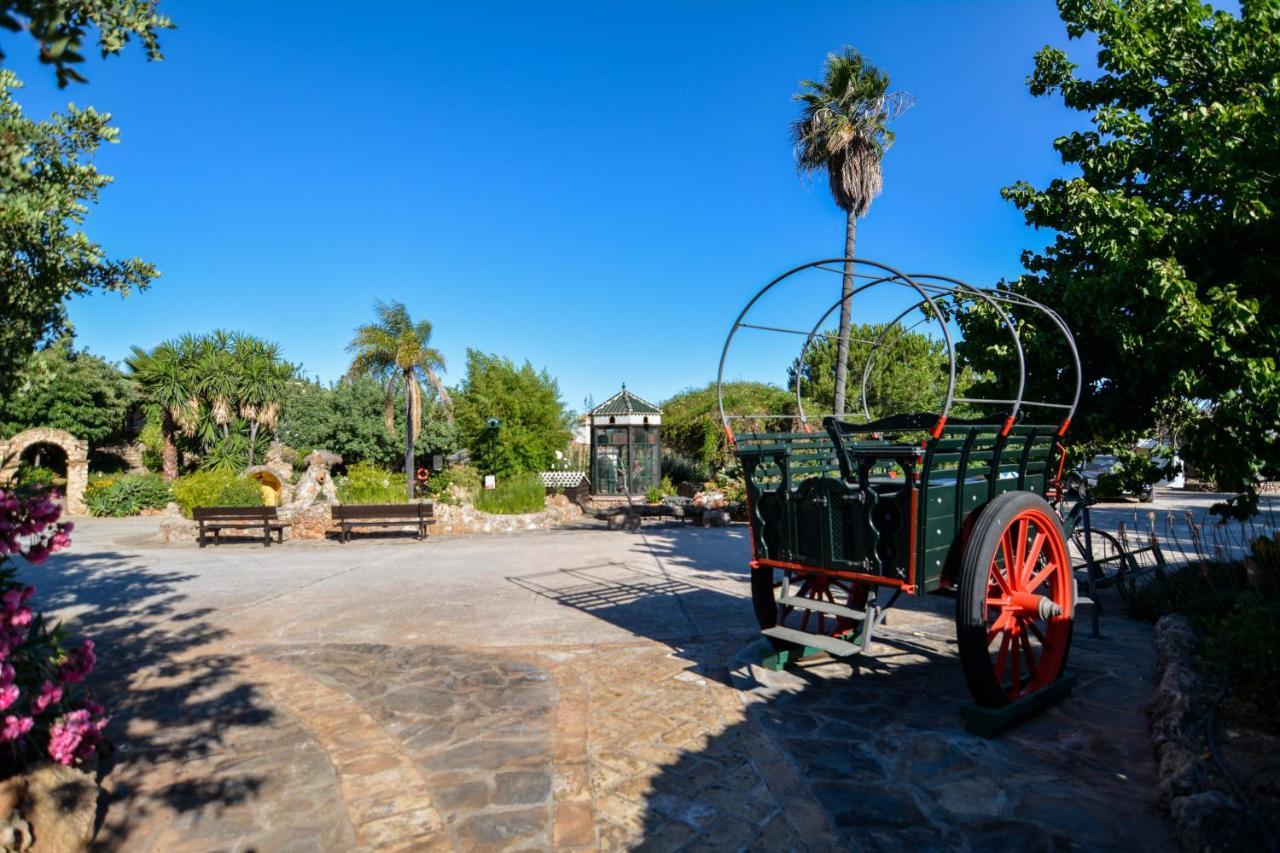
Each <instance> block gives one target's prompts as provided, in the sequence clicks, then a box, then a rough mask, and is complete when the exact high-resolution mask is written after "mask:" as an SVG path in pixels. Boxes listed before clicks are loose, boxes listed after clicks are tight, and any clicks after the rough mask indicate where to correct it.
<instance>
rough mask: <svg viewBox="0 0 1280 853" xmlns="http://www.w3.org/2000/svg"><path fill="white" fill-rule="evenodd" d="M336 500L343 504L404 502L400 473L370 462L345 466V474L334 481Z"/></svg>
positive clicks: (403, 486)
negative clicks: (336, 492)
mask: <svg viewBox="0 0 1280 853" xmlns="http://www.w3.org/2000/svg"><path fill="white" fill-rule="evenodd" d="M335 485H336V486H337V488H338V500H340V501H342V502H343V503H344V504H394V503H404V502H405V483H404V474H403V473H402V472H392V471H388V470H386V469H385V468H380V467H378V466H377V465H374V464H373V463H372V462H357V463H355V464H354V465H348V466H347V473H346V474H345V475H344V476H341V477H339V478H338V479H337V480H336V481H335Z"/></svg>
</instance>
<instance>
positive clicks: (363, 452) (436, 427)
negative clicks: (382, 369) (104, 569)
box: [277, 376, 457, 467]
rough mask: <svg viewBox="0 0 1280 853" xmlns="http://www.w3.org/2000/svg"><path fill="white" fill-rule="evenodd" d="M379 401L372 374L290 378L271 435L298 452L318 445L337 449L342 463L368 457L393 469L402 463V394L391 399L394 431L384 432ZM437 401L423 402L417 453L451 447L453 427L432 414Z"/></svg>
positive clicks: (380, 394)
mask: <svg viewBox="0 0 1280 853" xmlns="http://www.w3.org/2000/svg"><path fill="white" fill-rule="evenodd" d="M384 403H385V389H384V387H383V386H382V384H381V383H379V382H378V380H376V379H374V378H373V377H372V376H357V377H353V378H350V379H344V380H343V381H341V382H337V383H335V384H333V385H322V384H320V383H319V382H312V381H307V380H301V379H295V380H292V381H290V382H289V383H288V387H287V388H286V390H285V395H284V400H283V402H282V404H281V414H280V427H279V430H278V432H277V436H278V437H279V439H280V440H281V441H283V442H284V443H285V444H287V445H289V446H290V447H292V448H294V449H295V450H297V451H298V452H300V453H309V452H310V451H312V450H315V449H317V448H321V449H324V450H331V451H333V452H334V453H337V454H338V455H339V456H341V457H342V460H343V462H344V463H345V464H347V465H350V464H352V463H355V462H359V461H368V462H373V463H375V464H378V465H381V466H384V467H393V466H395V465H397V464H398V463H400V462H402V461H403V452H404V451H403V448H404V438H405V419H404V414H405V405H404V395H403V392H397V393H396V394H395V395H394V397H393V399H392V404H393V405H392V411H393V413H394V429H393V431H392V432H390V433H389V432H387V429H386V424H385V422H384V418H383V416H384ZM437 405H438V404H437V403H435V402H434V401H427V410H426V412H425V413H424V418H423V427H422V431H421V433H420V434H419V436H418V440H417V442H415V444H414V449H415V453H416V454H417V455H419V456H422V455H426V454H431V453H450V452H452V451H453V450H455V449H456V448H457V434H456V430H455V429H454V428H453V427H451V426H450V425H449V424H448V422H447V420H446V419H445V418H444V416H443V415H438V414H437V413H436V411H435V407H436V406H437Z"/></svg>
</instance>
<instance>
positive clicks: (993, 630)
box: [987, 613, 1009, 646]
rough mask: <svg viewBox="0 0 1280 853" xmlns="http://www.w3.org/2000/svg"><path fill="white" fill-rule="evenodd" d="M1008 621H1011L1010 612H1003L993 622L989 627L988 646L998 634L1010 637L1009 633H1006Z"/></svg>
mask: <svg viewBox="0 0 1280 853" xmlns="http://www.w3.org/2000/svg"><path fill="white" fill-rule="evenodd" d="M1008 621H1009V614H1008V613H1001V614H1000V615H999V616H998V617H997V618H996V621H995V622H994V623H992V625H991V627H990V628H989V629H987V645H988V646H989V645H991V641H992V640H994V639H995V638H996V636H997V635H1000V636H1003V637H1005V638H1006V639H1007V638H1008V636H1009V635H1008V634H1007V633H1005V628H1007V627H1008Z"/></svg>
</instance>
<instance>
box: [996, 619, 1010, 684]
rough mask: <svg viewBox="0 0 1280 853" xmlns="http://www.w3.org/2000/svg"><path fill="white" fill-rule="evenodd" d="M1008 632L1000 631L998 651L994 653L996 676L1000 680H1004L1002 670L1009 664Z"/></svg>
mask: <svg viewBox="0 0 1280 853" xmlns="http://www.w3.org/2000/svg"><path fill="white" fill-rule="evenodd" d="M1009 640H1010V637H1009V634H1008V632H1005V631H1001V632H1000V651H999V652H997V653H996V666H995V668H996V678H997V679H998V680H1000V681H1003V680H1004V671H1005V668H1006V667H1007V666H1008V664H1009Z"/></svg>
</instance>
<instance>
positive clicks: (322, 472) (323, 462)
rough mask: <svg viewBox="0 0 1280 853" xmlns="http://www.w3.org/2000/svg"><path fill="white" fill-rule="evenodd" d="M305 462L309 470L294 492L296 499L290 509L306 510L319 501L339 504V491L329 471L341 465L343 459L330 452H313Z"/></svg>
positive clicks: (304, 473)
mask: <svg viewBox="0 0 1280 853" xmlns="http://www.w3.org/2000/svg"><path fill="white" fill-rule="evenodd" d="M303 461H304V462H306V463H307V470H306V471H305V472H303V474H302V478H301V479H300V480H298V485H297V487H296V488H295V489H294V491H293V495H294V497H293V502H292V504H291V507H290V508H291V509H294V510H305V509H307V508H308V507H310V506H311V505H312V504H314V503H316V502H317V501H320V502H323V503H328V504H336V503H338V489H337V487H335V486H334V484H333V477H332V476H331V475H330V473H329V469H330V468H331V467H332V466H334V465H338V464H341V462H342V457H341V456H339V455H338V454H336V453H330V452H329V451H328V450H313V451H312V452H311V453H310V454H308V455H307V458H306V459H304V460H303Z"/></svg>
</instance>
